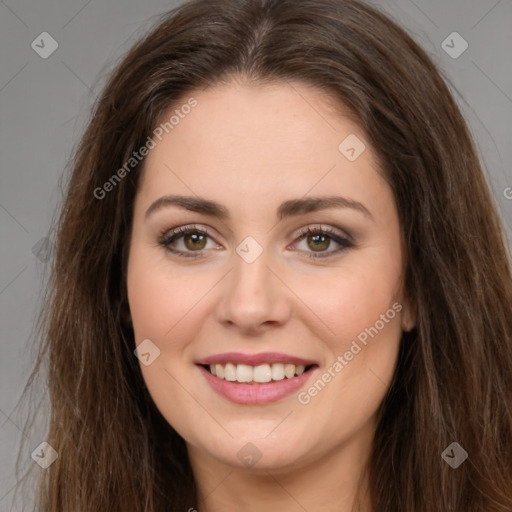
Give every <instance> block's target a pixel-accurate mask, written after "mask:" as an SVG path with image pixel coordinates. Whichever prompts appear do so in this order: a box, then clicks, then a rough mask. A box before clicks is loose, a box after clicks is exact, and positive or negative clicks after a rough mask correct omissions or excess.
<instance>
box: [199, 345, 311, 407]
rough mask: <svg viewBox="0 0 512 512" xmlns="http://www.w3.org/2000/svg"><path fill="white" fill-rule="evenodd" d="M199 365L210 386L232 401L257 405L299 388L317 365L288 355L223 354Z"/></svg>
mask: <svg viewBox="0 0 512 512" xmlns="http://www.w3.org/2000/svg"><path fill="white" fill-rule="evenodd" d="M196 364H197V367H198V368H199V370H200V371H201V373H202V374H203V376H204V377H205V379H206V381H207V382H208V384H209V385H210V386H211V388H212V389H213V390H214V391H215V392H216V393H218V394H219V395H221V396H222V397H224V398H227V399H228V400H229V401H231V402H235V403H238V404H245V405H258V404H266V403H269V402H275V401H277V400H280V399H282V398H284V397H286V396H288V395H290V394H292V393H294V392H296V391H298V390H299V389H300V388H301V387H302V386H303V385H304V383H305V382H306V381H307V380H308V379H309V377H310V376H311V374H313V373H314V371H315V370H316V369H317V368H318V364H316V363H315V362H313V361H309V360H305V359H301V358H297V357H293V356H287V355H285V354H275V353H265V354H255V355H248V354H237V353H231V354H220V355H217V356H212V357H209V358H206V359H204V360H202V361H200V362H198V363H196Z"/></svg>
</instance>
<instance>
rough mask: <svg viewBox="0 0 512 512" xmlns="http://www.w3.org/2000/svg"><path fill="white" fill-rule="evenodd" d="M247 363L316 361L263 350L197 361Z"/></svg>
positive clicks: (234, 353) (227, 353)
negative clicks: (256, 352) (255, 352)
mask: <svg viewBox="0 0 512 512" xmlns="http://www.w3.org/2000/svg"><path fill="white" fill-rule="evenodd" d="M226 363H233V364H247V365H249V366H258V365H260V364H265V363H283V364H287V363H288V364H295V365H304V366H308V365H314V364H317V363H316V362H315V361H312V360H310V359H303V358H302V357H296V356H291V355H288V354H281V353H278V352H261V353H259V354H242V353H240V352H226V353H224V354H216V355H213V356H209V357H205V358H204V359H201V360H199V361H197V364H208V365H211V364H226Z"/></svg>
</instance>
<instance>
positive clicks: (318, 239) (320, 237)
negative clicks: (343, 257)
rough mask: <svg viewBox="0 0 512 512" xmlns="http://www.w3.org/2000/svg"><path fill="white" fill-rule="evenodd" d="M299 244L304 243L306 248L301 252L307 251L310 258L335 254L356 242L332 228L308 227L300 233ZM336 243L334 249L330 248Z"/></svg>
mask: <svg viewBox="0 0 512 512" xmlns="http://www.w3.org/2000/svg"><path fill="white" fill-rule="evenodd" d="M296 243H298V244H300V243H304V244H305V245H306V248H305V249H300V250H301V252H305V253H307V256H308V257H310V258H328V257H330V256H335V255H337V254H339V253H341V252H342V251H344V250H345V249H348V248H350V247H354V243H353V242H352V241H351V239H350V238H349V237H348V236H347V237H344V236H342V235H341V234H338V233H337V232H335V231H334V230H332V229H330V228H320V227H308V228H307V229H305V230H303V231H302V232H301V233H300V234H299V239H298V242H296ZM333 243H334V245H335V246H338V247H337V248H336V247H335V248H334V249H333V250H332V249H331V250H328V249H329V248H330V247H331V246H332V244H333Z"/></svg>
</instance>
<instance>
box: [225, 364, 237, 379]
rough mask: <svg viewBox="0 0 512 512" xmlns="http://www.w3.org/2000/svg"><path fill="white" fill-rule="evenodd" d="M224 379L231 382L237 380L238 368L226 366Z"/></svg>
mask: <svg viewBox="0 0 512 512" xmlns="http://www.w3.org/2000/svg"><path fill="white" fill-rule="evenodd" d="M224 378H225V379H226V380H229V381H231V382H233V381H235V380H236V366H235V365H234V364H232V363H228V364H226V366H225V367H224Z"/></svg>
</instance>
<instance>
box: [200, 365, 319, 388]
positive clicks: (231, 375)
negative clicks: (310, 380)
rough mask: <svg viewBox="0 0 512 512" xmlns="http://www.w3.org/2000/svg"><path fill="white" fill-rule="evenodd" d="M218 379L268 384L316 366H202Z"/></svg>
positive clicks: (295, 375)
mask: <svg viewBox="0 0 512 512" xmlns="http://www.w3.org/2000/svg"><path fill="white" fill-rule="evenodd" d="M200 366H202V367H203V368H204V369H205V370H207V371H208V372H210V374H211V375H213V376H214V377H217V378H218V379H222V380H226V381H229V382H234V383H240V384H251V385H258V384H268V383H269V382H280V381H283V380H289V379H293V378H295V377H300V376H301V375H302V374H304V373H307V372H309V371H310V370H311V369H313V368H314V367H315V366H317V365H315V364H309V365H303V364H298V365H295V364H293V363H264V364H259V365H257V366H251V365H248V364H234V363H226V364H210V365H206V364H204V365H200Z"/></svg>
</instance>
